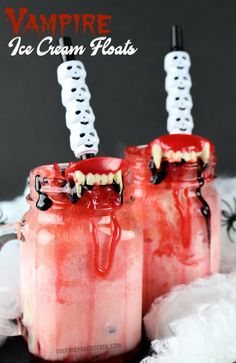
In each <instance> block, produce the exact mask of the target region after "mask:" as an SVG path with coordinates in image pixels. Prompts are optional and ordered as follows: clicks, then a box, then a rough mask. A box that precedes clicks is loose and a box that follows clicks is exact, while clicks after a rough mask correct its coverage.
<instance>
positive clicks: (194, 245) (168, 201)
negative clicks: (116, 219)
mask: <svg viewBox="0 0 236 363" xmlns="http://www.w3.org/2000/svg"><path fill="white" fill-rule="evenodd" d="M176 136H177V140H178V137H179V135H167V136H166V138H167V139H165V143H164V142H163V144H162V148H165V146H166V145H168V143H169V148H167V149H168V150H166V151H165V152H166V153H165V152H164V151H163V153H164V155H167V153H168V151H170V150H171V146H172V145H175V144H176V145H177V146H175V147H174V146H173V149H172V151H173V152H175V153H176V152H177V150H178V151H180V150H182V149H181V145H182V144H181V140H182V142H183V141H185V139H186V141H187V138H188V137H189V136H191V138H190V140H188V142H189V145H190V146H191V143H193V145H192V146H191V148H190V150H191V152H192V150H194V147H195V142H196V141H197V140H195V136H194V135H180V136H181V140H180V141H179V143H177V142H176ZM182 136H184V137H183V138H182ZM185 136H186V138H185ZM173 137H175V140H174V141H175V143H172V141H173ZM157 140H158V141H157V144H158V145H159V144H160V143H159V139H157ZM204 140H206V139H204ZM183 144H184V145H185V142H183ZM153 145H155V142H154V143H152V144H150V145H148V146H130V147H127V148H126V149H125V160H126V162H127V163H128V164H129V166H130V168H131V170H132V174H133V178H134V183H133V191H132V195H133V197H134V199H135V203H134V205H133V210H134V213H135V215H136V219H137V221H138V222H139V223H140V225H141V226H142V229H143V238H144V270H143V313H144V314H145V313H146V312H147V311H148V309H149V308H150V306H151V304H152V302H153V301H154V299H155V298H157V297H159V296H161V295H163V294H165V293H167V292H169V291H170V290H171V288H172V287H173V286H176V285H179V284H187V283H189V282H191V281H192V280H194V279H196V278H197V277H203V276H206V275H208V274H211V273H215V272H217V271H218V270H219V260H220V204H219V196H218V194H217V191H216V189H215V186H214V167H215V157H214V155H213V154H214V149H213V145H212V144H211V148H212V158H211V159H210V161H209V163H208V164H206V165H204V166H203V163H202V161H201V160H200V158H198V157H197V158H196V160H195V159H194V160H188V161H185V160H183V159H181V157H180V158H179V160H178V162H174V159H173V158H172V160H171V161H170V160H169V161H168V157H164V155H163V156H162V161H160V168H159V170H157V168H156V167H155V166H154V172H153V156H152V152H151V149H152V146H153ZM163 145H164V146H163ZM185 147H186V145H185ZM188 151H189V150H188V148H187V147H186V149H184V152H185V153H186V152H188ZM182 152H183V150H182ZM197 153H198V154H199V155H200V152H199V151H197V147H196V154H197ZM186 155H187V154H186ZM186 158H187V156H186ZM150 162H151V163H150ZM150 167H151V169H152V172H151V170H150ZM201 168H202V170H201ZM155 173H156V174H155Z"/></svg>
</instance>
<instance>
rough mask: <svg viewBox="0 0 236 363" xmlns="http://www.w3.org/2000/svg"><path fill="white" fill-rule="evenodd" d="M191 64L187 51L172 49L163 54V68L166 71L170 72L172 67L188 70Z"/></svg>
mask: <svg viewBox="0 0 236 363" xmlns="http://www.w3.org/2000/svg"><path fill="white" fill-rule="evenodd" d="M190 65H191V62H190V57H189V54H188V53H187V52H183V51H174V52H170V53H168V54H167V55H166V56H165V60H164V68H165V71H166V72H167V73H169V72H171V70H172V69H174V70H175V69H177V70H183V69H185V70H186V71H188V70H189V68H190Z"/></svg>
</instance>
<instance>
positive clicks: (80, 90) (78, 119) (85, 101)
mask: <svg viewBox="0 0 236 363" xmlns="http://www.w3.org/2000/svg"><path fill="white" fill-rule="evenodd" d="M61 39H62V41H65V39H66V41H68V39H69V38H64V39H63V38H61ZM85 77H86V71H85V68H84V65H83V63H82V62H80V61H78V60H74V59H71V58H70V59H69V60H67V59H64V62H63V63H61V64H60V66H59V67H58V69H57V79H58V83H59V84H60V85H61V86H62V92H61V98H62V104H63V106H64V107H65V108H66V126H67V127H68V129H69V130H70V132H71V135H70V146H71V149H72V151H73V152H74V154H75V156H76V157H77V158H83V157H85V156H86V155H87V156H91V155H96V154H97V152H98V144H99V138H98V135H97V132H96V130H95V128H94V121H95V116H94V113H93V110H92V108H91V106H90V103H89V101H90V98H91V94H90V92H89V89H88V87H87V85H86V83H85Z"/></svg>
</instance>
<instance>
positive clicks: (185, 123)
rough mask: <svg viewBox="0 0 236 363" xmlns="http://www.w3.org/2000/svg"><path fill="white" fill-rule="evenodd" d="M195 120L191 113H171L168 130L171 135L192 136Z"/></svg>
mask: <svg viewBox="0 0 236 363" xmlns="http://www.w3.org/2000/svg"><path fill="white" fill-rule="evenodd" d="M193 127H194V125H193V118H192V115H191V114H190V113H189V112H181V111H179V112H176V113H171V115H169V117H168V119H167V130H168V132H169V133H170V134H191V133H192V130H193Z"/></svg>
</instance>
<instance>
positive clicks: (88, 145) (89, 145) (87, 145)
mask: <svg viewBox="0 0 236 363" xmlns="http://www.w3.org/2000/svg"><path fill="white" fill-rule="evenodd" d="M84 146H86V147H93V144H84Z"/></svg>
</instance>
